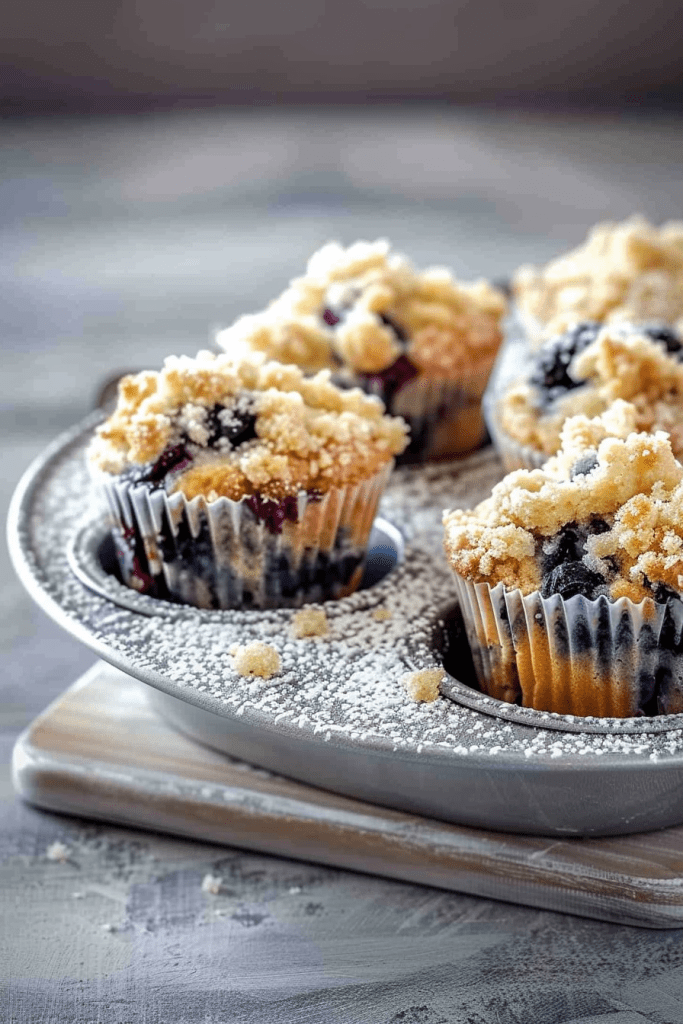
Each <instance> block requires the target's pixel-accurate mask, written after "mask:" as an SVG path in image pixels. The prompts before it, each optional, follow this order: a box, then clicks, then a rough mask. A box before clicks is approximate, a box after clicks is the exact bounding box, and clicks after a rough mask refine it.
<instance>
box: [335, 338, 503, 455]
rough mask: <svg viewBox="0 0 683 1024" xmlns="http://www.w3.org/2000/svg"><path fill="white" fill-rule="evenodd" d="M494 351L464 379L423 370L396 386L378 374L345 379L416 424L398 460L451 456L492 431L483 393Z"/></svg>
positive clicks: (463, 375) (472, 446) (473, 445)
mask: <svg viewBox="0 0 683 1024" xmlns="http://www.w3.org/2000/svg"><path fill="white" fill-rule="evenodd" d="M493 363H494V357H492V358H491V359H489V360H488V361H486V362H485V363H482V364H480V365H478V366H476V367H472V368H470V369H469V370H465V371H463V372H462V373H461V374H460V376H459V378H458V380H457V381H454V380H450V379H445V378H439V377H430V376H428V375H427V374H418V376H416V377H413V378H411V379H410V380H409V381H407V382H406V383H405V384H403V385H402V386H401V387H400V388H399V389H398V390H394V389H393V388H391V387H388V386H386V385H385V384H384V382H383V381H382V380H381V379H377V378H375V377H369V378H368V377H363V376H361V375H356V374H348V375H344V378H343V380H344V383H345V384H346V385H347V386H348V385H349V384H351V385H352V386H355V387H360V388H362V389H363V390H364V391H365V392H367V393H368V394H371V395H377V397H378V398H381V400H382V401H383V402H384V405H385V407H386V410H387V412H388V413H389V414H390V415H391V416H402V417H403V419H404V420H405V421H406V423H407V424H408V426H409V427H410V438H411V439H410V444H409V446H408V448H407V449H406V450H405V452H403V454H402V455H399V456H398V458H397V460H396V461H397V463H398V464H399V465H400V464H405V463H409V462H426V461H429V460H435V459H446V458H449V457H455V456H458V455H464V454H465V453H467V452H471V451H473V450H474V449H475V448H477V447H478V446H479V445H480V444H482V442H483V441H484V439H485V437H486V424H485V423H484V418H483V415H482V411H481V398H482V395H483V393H484V391H485V389H486V385H487V383H488V379H489V377H490V375H491V368H492V366H493Z"/></svg>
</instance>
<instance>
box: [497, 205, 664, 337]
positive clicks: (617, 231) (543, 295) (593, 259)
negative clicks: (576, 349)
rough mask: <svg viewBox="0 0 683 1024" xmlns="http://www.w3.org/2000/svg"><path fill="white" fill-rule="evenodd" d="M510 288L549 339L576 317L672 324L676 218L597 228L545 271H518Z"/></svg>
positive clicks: (631, 220)
mask: <svg viewBox="0 0 683 1024" xmlns="http://www.w3.org/2000/svg"><path fill="white" fill-rule="evenodd" d="M513 289H514V294H515V298H516V300H517V302H518V304H519V305H520V306H521V308H522V309H523V310H524V312H525V313H528V314H530V315H531V316H533V317H535V318H536V319H537V320H538V321H540V322H541V323H542V324H544V325H545V327H546V328H547V333H548V334H552V333H555V332H557V331H562V330H564V328H565V327H567V325H568V324H571V323H574V322H576V321H577V320H598V321H601V322H605V321H608V322H610V321H614V320H631V321H633V322H635V323H644V322H647V321H650V320H658V321H663V322H664V323H669V324H673V323H676V322H677V321H678V320H680V318H681V317H683V221H670V222H669V223H667V224H663V225H662V226H661V227H660V228H657V227H654V226H653V225H652V224H650V223H649V222H648V221H647V220H645V218H643V217H638V216H634V217H630V218H629V219H628V220H625V221H622V222H621V223H618V224H613V223H605V224H597V225H596V226H595V227H594V228H593V229H592V230H591V231H590V233H589V235H588V237H587V238H586V240H585V241H584V242H582V244H581V245H579V246H578V247H577V248H576V249H572V250H571V252H568V253H565V254H563V255H562V256H559V257H557V259H554V260H551V262H550V263H548V264H547V265H546V266H545V267H542V268H538V267H532V266H523V267H520V269H519V270H518V271H517V273H516V274H515V277H514V285H513Z"/></svg>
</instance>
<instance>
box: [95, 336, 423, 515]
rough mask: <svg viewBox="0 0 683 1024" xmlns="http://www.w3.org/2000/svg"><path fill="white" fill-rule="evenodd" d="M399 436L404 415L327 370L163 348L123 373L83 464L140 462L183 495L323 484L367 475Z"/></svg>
mask: <svg viewBox="0 0 683 1024" xmlns="http://www.w3.org/2000/svg"><path fill="white" fill-rule="evenodd" d="M405 445H406V427H405V424H404V422H403V420H401V419H399V418H397V417H389V416H386V415H384V413H383V407H382V404H381V402H380V401H379V400H378V399H375V398H372V397H369V396H367V395H365V394H364V393H363V392H362V391H360V390H359V389H349V390H342V389H340V388H337V387H335V385H334V384H332V383H331V381H330V374H329V371H322V372H320V373H318V374H317V375H316V376H314V377H310V378H306V377H305V376H304V374H303V373H302V371H301V370H300V369H298V368H297V367H295V366H282V365H280V364H279V363H275V362H264V361H263V358H262V357H258V356H253V355H252V357H251V358H249V359H243V360H241V361H239V362H235V361H234V360H232V359H231V358H230V357H229V356H228V355H214V354H213V353H211V352H200V353H199V354H198V355H197V357H196V358H194V359H191V358H189V357H187V356H180V357H176V356H171V357H169V358H168V359H167V360H166V361H165V363H164V367H163V369H162V370H161V371H160V372H152V371H145V372H143V373H139V374H137V375H135V376H130V377H125V378H124V379H123V380H122V381H121V384H120V386H119V399H118V404H117V407H116V410H115V411H114V413H113V414H112V416H110V417H109V419H108V420H107V421H106V422H105V423H103V424H102V425H101V426H100V427H98V429H97V432H96V436H95V438H94V439H93V441H92V443H91V446H90V449H89V453H88V454H89V459H90V462H91V464H92V465H93V466H94V467H96V468H98V469H99V470H102V471H104V472H105V473H109V474H114V475H118V474H122V473H125V472H129V473H131V472H135V470H136V468H137V467H146V468H147V474H146V475H144V476H143V477H142V479H144V480H147V481H149V480H159V479H162V478H163V479H164V481H165V484H164V485H165V486H166V489H167V490H168V491H172V490H174V489H176V490H182V491H183V492H184V493H185V495H186V496H187V497H188V498H192V497H194V496H196V495H197V494H203V495H204V496H205V497H207V498H208V499H209V500H212V499H214V498H217V497H221V496H225V497H230V498H233V499H234V500H239V499H240V498H241V497H243V496H244V495H247V494H254V493H258V494H261V495H263V496H265V497H272V498H279V497H282V496H284V495H290V494H296V493H298V491H300V490H302V489H303V490H308V491H312V490H316V491H320V492H326V491H328V490H329V489H330V488H331V487H334V486H342V485H346V484H352V483H356V482H358V481H359V480H363V479H366V478H367V477H369V476H372V475H373V474H374V473H375V472H376V471H377V470H378V469H379V468H380V467H381V466H382V465H384V464H385V463H387V462H388V461H389V460H390V459H391V458H392V456H393V455H396V454H398V453H399V452H401V451H402V450H403V449H404V447H405Z"/></svg>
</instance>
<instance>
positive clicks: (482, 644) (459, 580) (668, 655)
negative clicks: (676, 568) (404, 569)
mask: <svg viewBox="0 0 683 1024" xmlns="http://www.w3.org/2000/svg"><path fill="white" fill-rule="evenodd" d="M454 576H455V581H456V586H457V591H458V597H459V602H460V607H461V610H462V615H463V620H464V623H465V629H466V632H467V638H468V640H469V643H470V647H471V650H472V656H473V661H474V665H475V669H476V672H477V678H478V681H479V685H480V688H481V689H482V691H483V692H484V693H486V694H487V695H488V696H490V697H495V698H497V699H498V700H504V701H508V702H510V703H520V704H521V705H522V706H523V707H531V708H535V709H536V710H538V711H553V712H556V713H558V714H566V715H593V716H595V717H597V718H627V717H631V716H634V715H640V714H643V711H644V712H645V713H647V714H674V713H678V712H680V711H683V602H682V601H679V600H673V601H670V602H669V603H668V604H666V605H663V604H658V603H656V602H655V601H653V600H652V599H651V598H646V599H645V600H643V601H641V602H640V604H634V602H633V601H631V600H629V599H628V598H626V597H622V598H619V599H618V600H617V601H610V600H609V599H607V598H606V597H601V598H597V599H596V600H593V601H592V600H588V599H587V598H585V597H582V596H580V595H579V596H576V597H572V598H569V599H568V600H564V599H563V598H562V597H560V596H559V595H558V594H554V595H553V596H552V597H549V598H544V597H542V596H541V594H540V592H539V591H534V592H533V593H532V594H529V595H527V596H524V595H523V594H522V593H521V591H519V590H511V591H510V590H506V588H505V586H504V585H503V584H502V583H499V584H497V585H496V586H495V587H493V588H492V587H490V586H489V584H488V583H476V584H475V583H471V582H469V581H467V580H465V579H463V577H462V576H460V575H459V574H458V573H454Z"/></svg>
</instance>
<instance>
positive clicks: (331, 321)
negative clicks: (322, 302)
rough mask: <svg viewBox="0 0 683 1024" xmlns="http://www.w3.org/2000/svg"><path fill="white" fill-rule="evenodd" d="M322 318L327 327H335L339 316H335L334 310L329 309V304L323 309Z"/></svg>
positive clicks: (339, 318)
mask: <svg viewBox="0 0 683 1024" xmlns="http://www.w3.org/2000/svg"><path fill="white" fill-rule="evenodd" d="M322 318H323V320H324V321H325V323H326V324H327V326H328V327H336V325H337V324H338V323H339V321H340V320H341V316H337V314H336V313H335V312H334V310H332V309H330V308H329V306H328V307H327V308H326V309H324V310H323V312H322Z"/></svg>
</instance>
